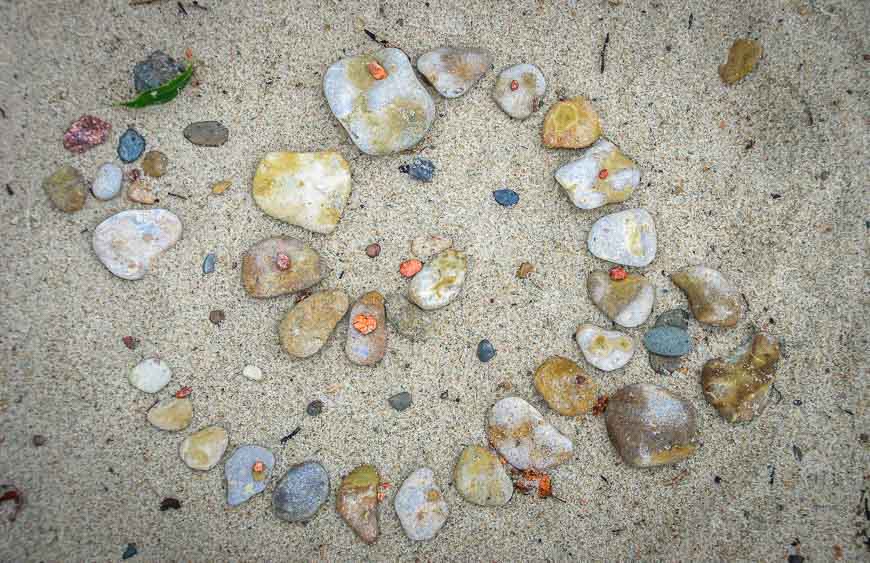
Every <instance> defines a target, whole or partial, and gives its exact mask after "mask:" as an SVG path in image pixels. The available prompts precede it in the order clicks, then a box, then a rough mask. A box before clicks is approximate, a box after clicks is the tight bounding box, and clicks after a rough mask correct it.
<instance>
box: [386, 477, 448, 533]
mask: <svg viewBox="0 0 870 563" xmlns="http://www.w3.org/2000/svg"><path fill="white" fill-rule="evenodd" d="M394 506H395V508H396V516H398V517H399V522H400V523H401V524H402V528H403V529H404V530H405V534H406V535H407V536H408V538H410V539H411V540H413V541H425V540H430V539H432V538H434V537H435V536H436V535H437V534H438V531H439V530H441V527H442V526H444V523H445V522H446V521H447V516H448V514H449V513H450V511H449V510H448V508H447V501H445V500H444V495H443V493H442V492H441V489H439V488H438V485H436V484H435V475H434V473H433V472H432V470H431V469H429V468H428V467H421V468H420V469H418V470H416V471H414V472H413V473H411V475H409V476H408V478H407V479H405V482H404V483H402V487H401V488H400V489H399V492H398V493H396V499H395V501H394Z"/></svg>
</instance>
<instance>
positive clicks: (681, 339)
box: [643, 326, 692, 358]
mask: <svg viewBox="0 0 870 563" xmlns="http://www.w3.org/2000/svg"><path fill="white" fill-rule="evenodd" d="M643 345H644V346H646V349H647V350H649V351H650V352H652V353H653V354H658V355H659V356H670V357H672V358H674V357H680V356H685V355H686V354H688V353H689V352H691V351H692V341H691V340H690V339H689V333H688V332H686V331H685V330H683V329H681V328H677V327H675V326H657V327H654V328H652V329H650V330H649V331H647V333H646V334H644V336H643Z"/></svg>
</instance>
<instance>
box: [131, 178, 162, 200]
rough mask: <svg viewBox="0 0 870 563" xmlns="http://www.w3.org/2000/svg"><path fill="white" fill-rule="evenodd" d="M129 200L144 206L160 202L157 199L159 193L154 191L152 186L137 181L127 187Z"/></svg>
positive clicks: (142, 181)
mask: <svg viewBox="0 0 870 563" xmlns="http://www.w3.org/2000/svg"><path fill="white" fill-rule="evenodd" d="M127 199H129V200H130V201H132V202H134V203H141V204H143V205H153V204H155V203H157V202H158V201H159V200H158V199H157V192H155V191H154V188H153V187H152V186H150V185H148V184H146V183H145V181H144V180H136V181H135V182H133V183H131V184H130V185H129V186H127Z"/></svg>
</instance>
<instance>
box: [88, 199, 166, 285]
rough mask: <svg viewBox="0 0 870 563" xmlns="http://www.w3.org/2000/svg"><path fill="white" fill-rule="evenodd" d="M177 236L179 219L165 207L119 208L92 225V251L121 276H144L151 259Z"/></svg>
mask: <svg viewBox="0 0 870 563" xmlns="http://www.w3.org/2000/svg"><path fill="white" fill-rule="evenodd" d="M179 238H181V221H180V220H179V219H178V217H176V216H175V214H174V213H171V212H169V211H167V210H165V209H142V210H138V209H137V210H129V211H121V212H120V213H117V214H115V215H112V216H111V217H109V218H108V219H106V220H105V221H103V222H102V223H100V224H99V225H98V226H97V228H96V229H94V252H96V254H97V258H99V259H100V262H102V263H103V265H104V266H105V267H106V268H108V270H109V271H110V272H112V273H113V274H115V275H116V276H118V277H119V278H123V279H125V280H138V279H141V278H142V277H144V276H145V273H146V272H147V271H148V268H149V267H150V266H151V262H152V260H154V258H156V257H157V256H159V255H160V254H162V253H163V252H165V251H166V250H167V249H169V248H170V247H172V245H174V244H175V243H176V242H177V241H178V239H179Z"/></svg>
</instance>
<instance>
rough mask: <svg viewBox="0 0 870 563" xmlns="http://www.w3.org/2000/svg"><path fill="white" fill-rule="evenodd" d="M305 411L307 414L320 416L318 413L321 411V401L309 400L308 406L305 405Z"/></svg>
mask: <svg viewBox="0 0 870 563" xmlns="http://www.w3.org/2000/svg"><path fill="white" fill-rule="evenodd" d="M305 412H306V413H308V416H320V413H322V412H323V401H321V400H315V401H311V402H310V403H308V406H307V407H305Z"/></svg>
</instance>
